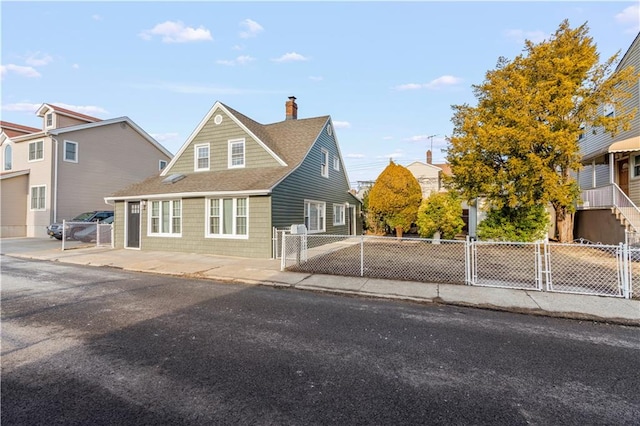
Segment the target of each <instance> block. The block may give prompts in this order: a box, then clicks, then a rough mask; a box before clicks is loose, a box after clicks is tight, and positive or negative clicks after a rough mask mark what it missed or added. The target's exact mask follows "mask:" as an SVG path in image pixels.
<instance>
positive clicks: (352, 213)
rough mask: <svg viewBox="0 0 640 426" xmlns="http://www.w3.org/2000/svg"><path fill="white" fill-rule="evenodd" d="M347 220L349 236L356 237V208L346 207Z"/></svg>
mask: <svg viewBox="0 0 640 426" xmlns="http://www.w3.org/2000/svg"><path fill="white" fill-rule="evenodd" d="M347 218H348V219H347V220H348V221H349V222H348V223H349V235H356V232H357V229H356V227H357V224H356V208H355V207H354V206H349V207H347Z"/></svg>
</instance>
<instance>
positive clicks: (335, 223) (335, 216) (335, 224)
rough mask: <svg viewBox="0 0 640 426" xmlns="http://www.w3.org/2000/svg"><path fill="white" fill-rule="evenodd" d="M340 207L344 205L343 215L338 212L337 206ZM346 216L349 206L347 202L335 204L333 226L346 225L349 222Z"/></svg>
mask: <svg viewBox="0 0 640 426" xmlns="http://www.w3.org/2000/svg"><path fill="white" fill-rule="evenodd" d="M338 207H342V215H339V214H338V215H337V214H336V208H338ZM340 216H342V217H340ZM346 218H347V206H346V205H345V204H334V205H333V226H343V225H346V224H347V219H346ZM336 219H338V220H341V222H338V221H336Z"/></svg>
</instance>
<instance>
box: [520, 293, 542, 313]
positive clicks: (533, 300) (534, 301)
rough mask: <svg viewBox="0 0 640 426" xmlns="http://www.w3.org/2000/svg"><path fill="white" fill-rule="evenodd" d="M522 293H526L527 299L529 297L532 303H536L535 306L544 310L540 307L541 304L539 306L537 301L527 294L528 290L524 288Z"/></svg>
mask: <svg viewBox="0 0 640 426" xmlns="http://www.w3.org/2000/svg"><path fill="white" fill-rule="evenodd" d="M524 294H526V295H527V297H528V298H529V299H531V301H532V302H533V303H535V304H536V306H537V307H538V309H540V310H544V309H542V306H540V305H539V304H538V302H536V299H534V298H533V297H531V295H530V294H529V292H528V291H526V290H525V292H524Z"/></svg>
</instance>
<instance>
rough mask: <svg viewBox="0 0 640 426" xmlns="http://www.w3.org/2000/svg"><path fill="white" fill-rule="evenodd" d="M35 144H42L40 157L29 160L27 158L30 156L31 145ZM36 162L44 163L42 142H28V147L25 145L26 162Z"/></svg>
mask: <svg viewBox="0 0 640 426" xmlns="http://www.w3.org/2000/svg"><path fill="white" fill-rule="evenodd" d="M37 143H41V144H42V157H40V158H34V159H33V160H32V159H30V158H29V156H30V155H31V145H32V144H37ZM37 161H44V140H40V141H33V142H29V145H27V162H29V163H35V162H37Z"/></svg>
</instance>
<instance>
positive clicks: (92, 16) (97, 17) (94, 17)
mask: <svg viewBox="0 0 640 426" xmlns="http://www.w3.org/2000/svg"><path fill="white" fill-rule="evenodd" d="M91 18H92V19H93V20H94V21H102V16H100V15H98V14H97V13H96V14H95V15H91Z"/></svg>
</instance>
